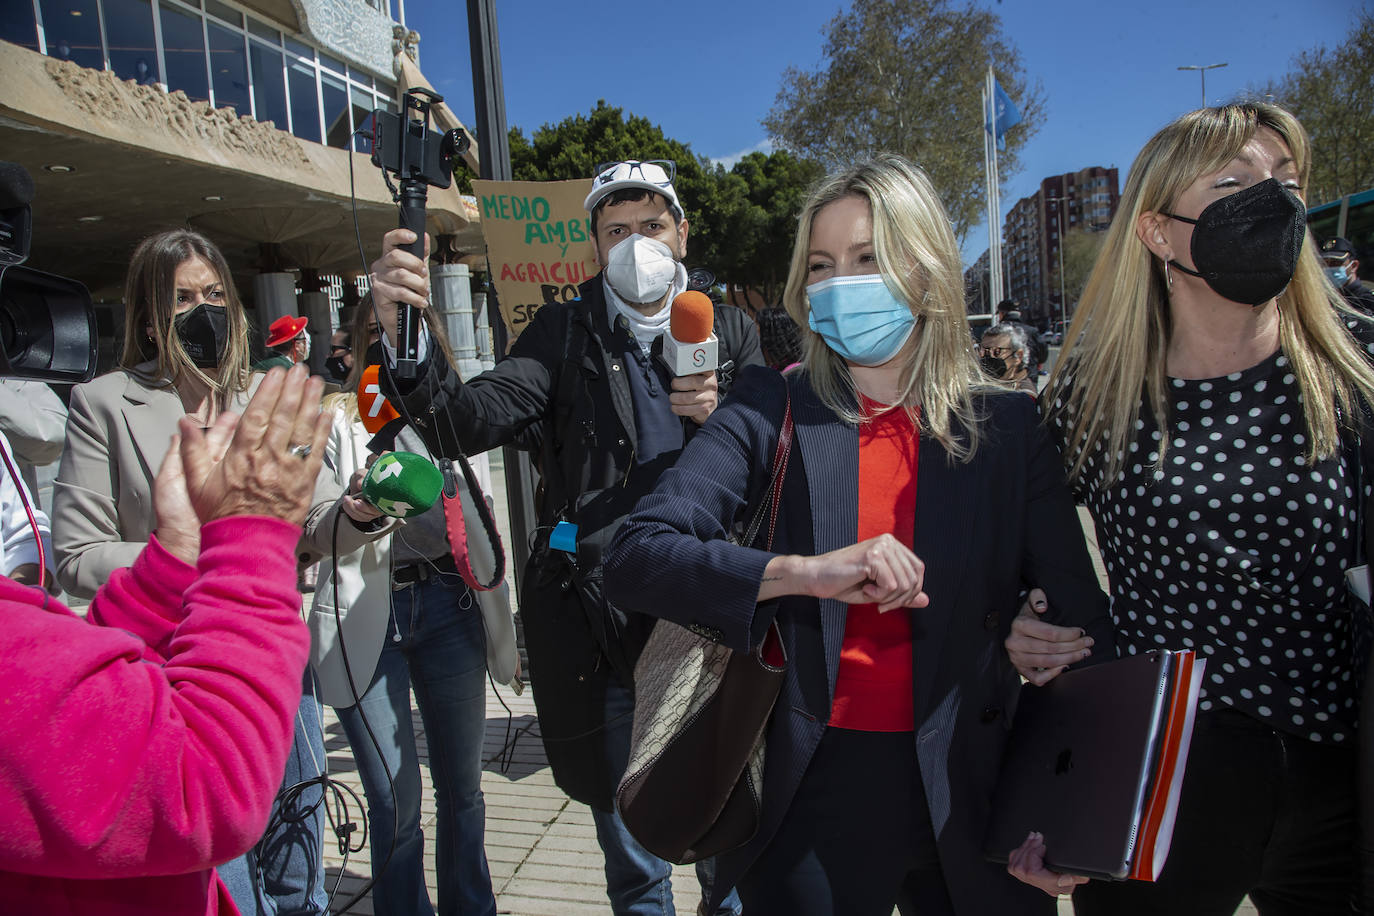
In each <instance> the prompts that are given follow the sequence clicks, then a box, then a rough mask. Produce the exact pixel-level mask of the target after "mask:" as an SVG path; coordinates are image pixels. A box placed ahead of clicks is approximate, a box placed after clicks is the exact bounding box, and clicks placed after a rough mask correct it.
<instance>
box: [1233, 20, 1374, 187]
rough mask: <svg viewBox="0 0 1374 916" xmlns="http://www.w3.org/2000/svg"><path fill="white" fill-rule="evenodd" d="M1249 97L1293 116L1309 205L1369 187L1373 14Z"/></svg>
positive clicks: (1372, 173) (1373, 172) (1373, 174)
mask: <svg viewBox="0 0 1374 916" xmlns="http://www.w3.org/2000/svg"><path fill="white" fill-rule="evenodd" d="M1255 94H1256V95H1257V96H1258V97H1260V98H1265V97H1272V98H1273V100H1274V101H1275V102H1276V103H1277V104H1279V105H1282V106H1283V107H1284V108H1287V109H1288V110H1289V111H1291V112H1293V114H1295V115H1296V116H1297V118H1298V120H1299V121H1301V122H1302V125H1303V127H1305V128H1307V132H1308V134H1309V135H1310V136H1311V138H1312V178H1311V181H1310V183H1309V184H1308V187H1307V202H1308V203H1309V204H1319V203H1325V202H1326V201H1329V200H1334V199H1336V198H1338V197H1343V196H1344V195H1346V194H1353V193H1355V192H1356V191H1363V190H1365V189H1366V188H1369V187H1371V186H1374V111H1371V109H1370V100H1371V99H1374V13H1371V12H1369V11H1368V10H1363V11H1361V12H1359V13H1358V15H1357V16H1356V18H1355V24H1354V27H1353V28H1352V29H1351V31H1350V34H1349V36H1347V37H1346V39H1345V40H1344V41H1343V42H1341V43H1340V44H1339V45H1337V46H1336V47H1335V48H1327V47H1317V48H1312V49H1310V50H1307V51H1303V52H1302V53H1301V54H1299V55H1298V56H1297V57H1295V58H1293V67H1292V70H1290V71H1289V72H1288V74H1287V75H1286V76H1284V77H1283V78H1282V79H1280V80H1279V81H1278V82H1277V83H1271V84H1269V85H1268V86H1265V87H1263V88H1261V89H1259V90H1257V91H1256V92H1255Z"/></svg>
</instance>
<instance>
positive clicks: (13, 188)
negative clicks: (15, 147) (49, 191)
mask: <svg viewBox="0 0 1374 916" xmlns="http://www.w3.org/2000/svg"><path fill="white" fill-rule="evenodd" d="M32 200H33V177H32V176H31V175H29V170H28V169H26V168H24V167H23V166H22V165H20V164H19V163H17V162H0V210H12V209H14V208H15V207H22V206H24V205H25V204H27V203H29V202H30V201H32Z"/></svg>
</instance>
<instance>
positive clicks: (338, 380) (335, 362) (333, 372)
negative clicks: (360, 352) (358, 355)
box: [324, 328, 353, 385]
mask: <svg viewBox="0 0 1374 916" xmlns="http://www.w3.org/2000/svg"><path fill="white" fill-rule="evenodd" d="M324 371H325V374H326V375H327V376H328V378H329V381H330V382H331V383H333V384H335V385H342V384H343V383H344V382H345V381H347V380H348V375H349V373H350V372H352V371H353V334H352V333H351V332H350V331H348V330H347V329H346V328H340V329H339V330H337V331H335V332H334V333H333V334H332V335H331V336H330V338H329V356H327V357H325V360H324Z"/></svg>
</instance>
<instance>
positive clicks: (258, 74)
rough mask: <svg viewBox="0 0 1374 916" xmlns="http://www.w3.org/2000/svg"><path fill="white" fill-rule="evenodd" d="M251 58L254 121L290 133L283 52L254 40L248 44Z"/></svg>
mask: <svg viewBox="0 0 1374 916" xmlns="http://www.w3.org/2000/svg"><path fill="white" fill-rule="evenodd" d="M248 57H249V60H250V61H251V62H252V64H253V114H254V117H256V118H257V119H258V120H259V121H271V122H272V123H273V124H274V125H276V127H277V129H278V130H290V129H291V120H290V118H289V116H288V115H287V107H286V83H285V82H284V80H285V78H286V76H285V74H284V73H283V72H282V56H281V51H279V50H277V49H276V48H269V47H268V46H267V45H265V44H263V43H262V42H260V41H257V40H256V39H253V40H250V41H249V42H248Z"/></svg>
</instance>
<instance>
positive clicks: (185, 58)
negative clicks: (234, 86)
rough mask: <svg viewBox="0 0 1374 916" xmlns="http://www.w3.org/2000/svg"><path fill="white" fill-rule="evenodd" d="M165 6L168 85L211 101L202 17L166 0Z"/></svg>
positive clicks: (163, 33)
mask: <svg viewBox="0 0 1374 916" xmlns="http://www.w3.org/2000/svg"><path fill="white" fill-rule="evenodd" d="M159 5H160V6H161V7H162V52H163V55H164V56H165V58H166V60H167V88H168V89H170V90H172V91H176V90H177V89H180V90H181V91H182V92H185V93H186V95H187V96H189V97H190V98H193V99H198V100H207V101H208V100H209V98H210V80H209V78H208V77H207V76H206V73H205V34H204V32H202V31H201V22H202V20H201V18H200V17H199V16H195V15H192V14H191V13H188V12H185V11H184V10H182V9H181V7H179V6H174V5H173V4H171V3H167V2H165V0H163V2H162V3H160V4H159Z"/></svg>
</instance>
